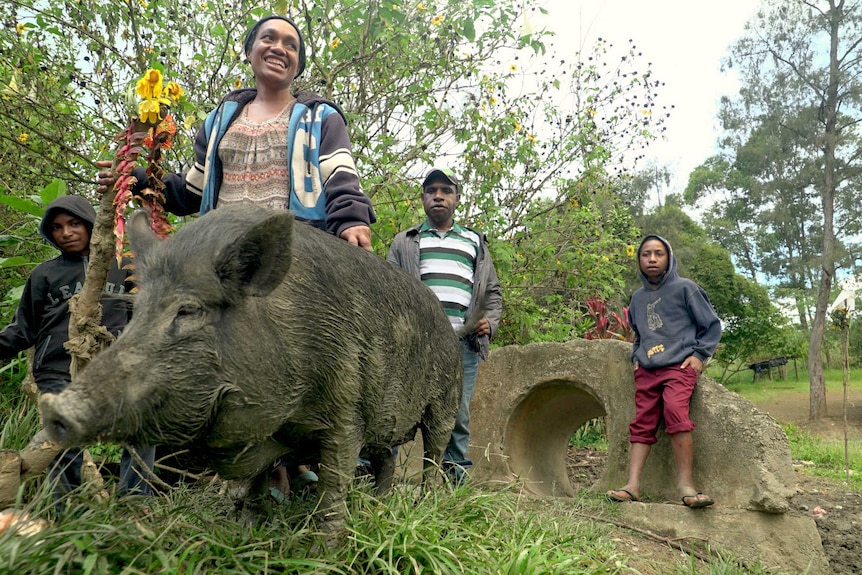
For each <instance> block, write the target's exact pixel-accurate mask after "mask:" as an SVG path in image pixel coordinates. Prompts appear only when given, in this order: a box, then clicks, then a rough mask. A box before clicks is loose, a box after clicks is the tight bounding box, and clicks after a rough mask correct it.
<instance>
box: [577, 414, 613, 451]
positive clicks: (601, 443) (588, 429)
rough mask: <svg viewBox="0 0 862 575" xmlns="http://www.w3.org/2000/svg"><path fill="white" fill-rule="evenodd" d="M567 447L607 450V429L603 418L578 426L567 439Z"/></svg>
mask: <svg viewBox="0 0 862 575" xmlns="http://www.w3.org/2000/svg"><path fill="white" fill-rule="evenodd" d="M569 445H570V446H572V447H593V448H596V449H601V450H607V448H608V428H607V424H606V422H605V418H604V417H597V418H595V419H591V420H589V421H588V422H586V423H585V424H583V425H582V426H580V427H579V428H578V429H577V430H576V431H575V433H573V434H572V437H571V438H570V439H569Z"/></svg>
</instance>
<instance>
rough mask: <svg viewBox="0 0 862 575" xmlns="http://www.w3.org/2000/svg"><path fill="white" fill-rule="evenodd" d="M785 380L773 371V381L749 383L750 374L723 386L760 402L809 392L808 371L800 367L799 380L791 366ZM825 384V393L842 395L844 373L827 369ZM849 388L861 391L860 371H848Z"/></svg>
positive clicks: (733, 379)
mask: <svg viewBox="0 0 862 575" xmlns="http://www.w3.org/2000/svg"><path fill="white" fill-rule="evenodd" d="M788 367H789V369H788V370H787V379H785V380H782V379H780V378H778V377H777V372H775V371H773V379H772V380H769V379H759V380H758V381H755V382H752V381H751V372H748V373H747V374H736V376H734V377H731V378H730V380H729V381H726V382H724V386H725V387H726V388H727V389H729V390H731V391H734V392H736V393H738V394H740V395H741V396H743V397H745V398H746V399H748V400H750V401H754V402H756V401H760V400H763V399H766V398H769V397H774V396H775V395H776V394H780V393H805V394H807V393H808V391H809V383H808V371H807V370H805V369H802V367H803V366H800V370H799V378H798V379H797V378H796V375H795V374H794V372H793V368H792V366H788ZM707 375H713V374H712V371H711V370H708V371H707ZM823 376H824V380H825V382H826V393H827V394H834V393H839V394H840V393H843V392H844V372H843V371H842V370H840V369H827V370H825V371H824V372H823ZM849 388H850V389H852V390H862V369H853V370H850V381H849Z"/></svg>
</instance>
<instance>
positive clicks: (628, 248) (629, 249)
mask: <svg viewBox="0 0 862 575" xmlns="http://www.w3.org/2000/svg"><path fill="white" fill-rule="evenodd" d="M626 255H627V256H629V257H630V258H633V257H634V255H635V247H634V246H633V245H631V244H629V245H627V246H626Z"/></svg>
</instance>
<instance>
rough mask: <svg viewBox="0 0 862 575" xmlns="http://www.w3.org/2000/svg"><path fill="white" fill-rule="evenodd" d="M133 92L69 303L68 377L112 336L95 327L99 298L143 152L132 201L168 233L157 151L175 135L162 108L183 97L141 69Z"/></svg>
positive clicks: (118, 246) (118, 248) (117, 252)
mask: <svg viewBox="0 0 862 575" xmlns="http://www.w3.org/2000/svg"><path fill="white" fill-rule="evenodd" d="M135 91H136V93H137V94H138V95H140V96H141V98H142V100H141V102H140V103H139V104H138V110H137V112H138V114H137V115H132V116H131V117H130V118H129V123H128V125H127V127H126V129H125V130H124V131H123V132H121V133H120V134H119V135H118V136H117V138H116V141H117V142H118V144H119V145H118V148H117V152H116V156H115V158H114V171H115V173H116V174H117V180H116V182H115V183H114V187H113V189H111V190H109V191H108V192H107V193H105V194H104V195H103V196H102V199H101V203H100V207H99V212H98V213H97V215H96V222H95V223H94V225H93V233H92V236H91V239H90V258H89V259H90V262H89V266H88V268H87V278H86V280H85V281H84V286H83V289H82V290H81V292H80V293H79V294H78V295H76V296H75V297H73V298H72V300H70V302H69V311H70V314H71V319H70V322H69V341H68V342H67V343H66V348H67V349H68V350H69V352H70V355H71V356H72V366H71V373H72V376H73V377H74V375H75V373H77V371H78V370H80V369H81V368H83V366H84V364H85V363H86V362H87V361H89V359H90V358H91V357H92V356H93V355H95V354H96V353H98V352H99V351H101V350H102V349H103V348H105V347H107V346H108V345H110V344H111V342H112V341H113V336H112V335H111V334H110V333H109V332H108V331H107V330H106V329H105V328H104V327H103V326H101V325H100V321H101V317H102V312H101V305H100V299H101V295H102V291H103V290H104V287H105V282H106V281H107V278H108V270H109V269H110V265H111V256H112V255H113V256H114V257H116V258H117V262H118V263H119V262H120V261H121V259H122V255H123V243H124V240H125V212H126V209H127V208H128V206H129V202H130V200H131V199H132V191H131V190H132V187H133V186H134V185H135V183H136V180H135V177H134V176H133V175H132V170H134V168H135V165H136V164H137V161H138V156H139V155H140V154H141V152H142V151H144V150H146V151H147V156H146V159H147V163H148V167H147V180H148V181H147V184H148V189H147V190H145V191H144V192H143V194H139V195H138V196H137V197H136V198H135V199H136V201H138V202H139V203H140V204H141V205H144V206H146V207H147V208H148V209H149V210H150V212H151V214H153V216H152V224H153V229H154V230H155V231H156V232H157V233H159V234H160V235H166V234H167V233H168V232H169V231H170V225H169V224H168V221H167V219H166V218H165V211H164V194H163V193H162V190H163V189H164V184H163V183H162V182H161V176H162V175H163V170H162V168H161V165H160V161H161V159H162V149H164V148H168V147H170V145H171V140H172V138H173V135H174V134H175V133H176V123H175V122H174V120H173V117H172V116H171V114H170V112H169V107H168V106H169V105H170V104H171V103H175V102H178V101H179V99H180V98H181V97H182V95H183V92H182V89H181V88H180V87H179V86H178V85H176V84H175V83H173V82H171V83H170V84H169V85H168V90H167V91H166V90H165V89H164V88H163V84H162V73H161V72H159V71H158V70H147V72H146V74H144V76H143V77H142V78H141V79H140V80H139V81H138V83H137V85H136V88H135Z"/></svg>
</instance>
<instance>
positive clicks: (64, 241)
mask: <svg viewBox="0 0 862 575" xmlns="http://www.w3.org/2000/svg"><path fill="white" fill-rule="evenodd" d="M51 237H53V238H54V242H55V243H56V244H57V245H58V246H60V249H61V250H63V251H64V252H66V253H68V254H78V255H82V256H86V255H89V254H90V230H89V229H87V226H86V225H85V224H84V221H83V220H80V219H78V218H77V217H75V216H73V215H72V214H67V213H64V212H60V213H59V214H57V215H56V216H54V220H53V221H52V222H51Z"/></svg>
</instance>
